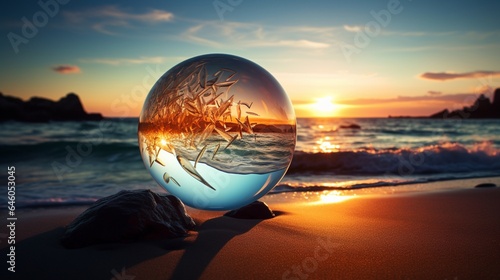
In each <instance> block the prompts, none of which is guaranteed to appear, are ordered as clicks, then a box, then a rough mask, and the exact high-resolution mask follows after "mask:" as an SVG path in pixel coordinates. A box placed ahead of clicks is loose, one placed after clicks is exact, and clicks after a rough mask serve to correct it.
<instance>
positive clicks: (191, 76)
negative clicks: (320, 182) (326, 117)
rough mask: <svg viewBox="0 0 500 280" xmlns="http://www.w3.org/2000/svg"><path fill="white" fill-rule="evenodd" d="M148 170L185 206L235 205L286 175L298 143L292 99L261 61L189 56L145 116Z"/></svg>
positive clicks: (164, 80)
mask: <svg viewBox="0 0 500 280" xmlns="http://www.w3.org/2000/svg"><path fill="white" fill-rule="evenodd" d="M138 136H139V146H140V150H141V155H142V158H143V161H144V163H145V165H146V168H147V169H148V170H149V171H150V173H151V175H152V176H153V178H154V179H155V180H156V181H157V182H158V183H159V184H160V185H161V186H163V187H164V188H165V189H167V191H169V192H170V193H172V194H173V195H175V196H177V197H178V198H179V199H181V200H182V201H183V202H184V203H185V204H187V205H189V206H192V207H196V208H200V209H210V210H222V209H235V208H238V207H241V206H244V205H246V204H248V203H251V202H252V201H254V200H256V199H258V198H260V197H262V196H263V195H265V194H266V193H267V192H268V191H269V190H271V189H272V188H273V187H274V186H275V185H276V184H277V183H278V182H279V180H280V179H281V178H282V177H283V175H284V174H285V172H286V170H287V168H288V166H289V165H290V162H291V159H292V155H293V151H294V149H295V142H296V120H295V114H294V111H293V107H292V104H291V102H290V100H289V99H288V96H287V95H286V93H285V92H284V90H283V89H282V87H281V86H280V85H279V83H278V82H277V81H276V80H275V79H274V77H273V76H272V75H271V74H269V73H268V72H267V71H266V70H264V69H263V68H262V67H260V66H258V65H257V64H255V63H253V62H251V61H249V60H246V59H243V58H240V57H236V56H231V55H223V54H212V55H203V56H198V57H195V58H192V59H189V60H186V61H184V62H182V63H180V64H178V65H176V66H175V67H173V68H172V69H170V70H169V71H167V72H166V73H165V74H164V75H163V76H162V77H161V78H160V79H159V80H158V81H157V82H156V84H155V85H154V86H153V88H152V89H151V91H150V93H149V95H148V97H147V98H146V101H145V103H144V107H143V109H142V112H141V115H140V119H139V132H138Z"/></svg>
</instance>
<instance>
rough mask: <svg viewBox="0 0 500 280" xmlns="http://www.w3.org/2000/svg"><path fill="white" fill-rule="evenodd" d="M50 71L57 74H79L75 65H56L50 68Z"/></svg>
mask: <svg viewBox="0 0 500 280" xmlns="http://www.w3.org/2000/svg"><path fill="white" fill-rule="evenodd" d="M52 70H54V71H55V72H57V73H59V74H77V73H80V72H81V71H80V67H78V66H76V65H58V66H54V67H52Z"/></svg>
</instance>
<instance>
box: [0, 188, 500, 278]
mask: <svg viewBox="0 0 500 280" xmlns="http://www.w3.org/2000/svg"><path fill="white" fill-rule="evenodd" d="M268 204H269V205H270V206H271V208H272V209H273V210H275V211H276V212H277V213H278V216H277V217H275V218H273V219H270V220H237V219H233V218H228V217H222V216H221V214H223V212H205V211H198V210H194V209H190V210H189V212H190V214H191V215H192V216H193V217H194V218H195V220H196V221H197V223H198V225H199V226H198V228H197V230H196V231H193V232H190V234H189V236H187V237H186V238H180V239H175V240H158V241H148V242H136V243H129V244H102V245H96V246H91V247H87V248H83V249H74V250H67V249H64V248H63V247H62V246H61V245H60V244H59V242H58V238H59V236H60V235H61V234H62V232H63V230H64V229H63V226H64V225H65V224H67V223H69V222H70V221H71V220H72V219H73V218H74V217H76V215H78V214H79V213H80V212H82V211H83V210H84V209H85V208H83V207H65V208H62V207H59V208H45V209H25V210H22V211H18V222H17V227H16V239H17V244H16V273H10V272H8V271H7V264H6V263H5V261H2V263H3V264H2V266H3V268H2V271H1V272H0V279H51V280H53V279H113V278H114V279H118V280H123V279H127V280H132V279H135V280H140V279H171V278H175V279H197V278H201V279H500V188H491V189H466V190H454V191H443V192H424V193H417V194H415V193H412V194H408V193H406V194H399V195H385V196H361V197H356V198H354V199H350V200H346V201H342V202H338V203H301V202H293V203H277V202H272V199H271V200H270V201H268ZM2 220H3V221H5V217H2ZM2 232H4V231H3V230H2ZM2 241H3V242H2V243H0V245H1V246H2V247H3V249H2V250H1V251H0V253H1V255H2V259H5V257H6V254H7V253H8V251H7V250H6V248H5V245H6V242H5V239H3V240H2Z"/></svg>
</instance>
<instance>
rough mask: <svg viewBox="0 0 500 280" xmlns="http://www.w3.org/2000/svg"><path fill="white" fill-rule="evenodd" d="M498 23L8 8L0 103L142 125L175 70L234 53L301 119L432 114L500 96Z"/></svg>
mask: <svg viewBox="0 0 500 280" xmlns="http://www.w3.org/2000/svg"><path fill="white" fill-rule="evenodd" d="M39 3H47V4H46V5H47V6H46V7H42V6H43V5H42V6H41V5H40V4H39ZM498 11H500V2H498V1H485V0H481V1H474V2H473V1H447V2H446V3H445V1H430V0H413V1H411V0H403V1H400V2H399V1H392V0H391V1H386V0H383V1H368V0H365V1H347V0H345V1H303V0H301V1H298V0H293V1H284V0H277V1H250V0H220V1H219V0H216V1H193V0H190V1H156V0H155V1H152V0H149V1H148V0H147V1H140V2H139V1H78V0H59V2H57V1H56V0H41V1H16V2H15V3H14V1H10V2H9V4H8V5H6V4H4V6H3V7H2V9H1V11H0V14H1V17H0V24H1V25H0V32H1V34H2V39H1V41H0V56H1V59H0V61H1V64H2V71H1V76H0V92H3V93H4V94H5V95H13V96H18V97H21V98H23V99H28V98H30V97H31V96H40V97H46V98H50V99H59V98H60V97H62V96H64V95H66V94H67V93H68V92H75V93H77V94H78V95H79V96H80V97H81V99H82V101H83V103H84V106H85V109H86V110H87V111H89V112H102V113H103V114H104V115H105V116H118V117H122V116H138V115H139V112H140V110H141V107H142V104H143V101H144V99H145V97H146V95H147V93H148V92H149V90H150V88H151V86H152V85H153V84H154V82H155V81H156V80H157V79H158V78H159V77H160V76H161V75H162V74H163V73H164V72H165V71H166V70H168V69H170V68H171V67H172V66H174V65H176V64H177V63H179V62H181V61H183V60H185V59H187V58H190V57H193V56H197V55H201V54H206V53H229V54H234V55H238V56H242V57H245V58H247V59H250V60H252V61H254V62H256V63H258V64H259V65H261V66H262V67H264V68H265V69H267V70H268V71H269V72H270V73H272V74H273V75H274V76H275V77H276V79H277V80H278V81H279V82H280V83H281V85H282V86H283V88H284V89H285V91H286V92H287V93H288V94H289V96H290V98H291V100H292V102H293V104H294V107H295V110H296V113H297V116H299V117H308V116H325V117H326V116H337V117H386V116H388V115H428V114H431V113H434V112H436V111H439V110H441V109H444V108H449V109H457V108H461V107H463V106H466V105H470V104H471V103H472V102H473V101H474V99H475V98H476V97H477V95H478V94H480V93H485V94H487V95H488V96H491V94H492V92H493V89H494V88H496V87H500V20H499V19H498Z"/></svg>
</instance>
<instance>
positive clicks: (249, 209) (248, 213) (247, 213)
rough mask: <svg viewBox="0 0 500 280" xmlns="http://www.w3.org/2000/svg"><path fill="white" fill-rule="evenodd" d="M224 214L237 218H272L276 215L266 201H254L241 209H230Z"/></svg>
mask: <svg viewBox="0 0 500 280" xmlns="http://www.w3.org/2000/svg"><path fill="white" fill-rule="evenodd" d="M224 216H226V217H232V218H236V219H270V218H273V217H274V216H275V215H274V213H273V211H272V210H271V209H270V208H269V206H267V204H266V203H265V202H262V201H254V202H252V203H250V204H248V205H246V206H243V207H241V208H239V209H236V210H232V211H229V212H227V213H226V214H224Z"/></svg>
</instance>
